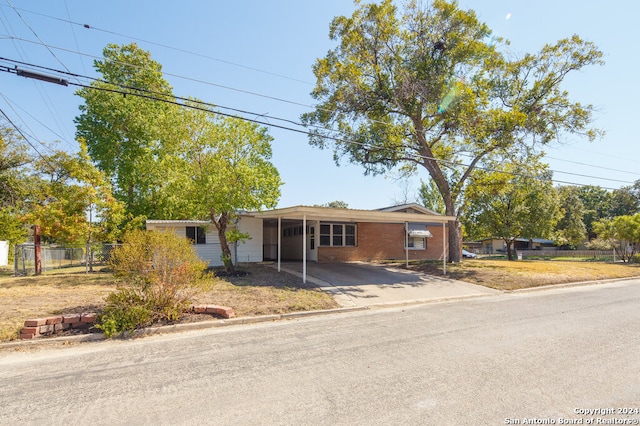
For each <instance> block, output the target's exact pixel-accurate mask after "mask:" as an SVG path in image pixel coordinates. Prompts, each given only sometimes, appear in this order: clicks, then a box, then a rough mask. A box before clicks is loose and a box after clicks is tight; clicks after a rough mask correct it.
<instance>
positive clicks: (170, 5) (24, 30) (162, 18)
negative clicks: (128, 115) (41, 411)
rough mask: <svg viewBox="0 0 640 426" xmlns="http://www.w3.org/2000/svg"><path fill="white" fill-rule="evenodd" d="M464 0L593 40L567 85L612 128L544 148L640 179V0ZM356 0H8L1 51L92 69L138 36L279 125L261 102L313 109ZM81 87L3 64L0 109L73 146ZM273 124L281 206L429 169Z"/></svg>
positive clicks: (373, 190) (0, 22)
mask: <svg viewBox="0 0 640 426" xmlns="http://www.w3.org/2000/svg"><path fill="white" fill-rule="evenodd" d="M459 4H460V7H462V8H464V9H474V10H475V11H476V13H477V15H478V16H479V18H480V19H481V20H482V21H484V22H486V23H487V24H488V25H489V27H490V28H491V29H492V30H493V32H494V34H495V35H497V36H501V37H504V38H507V39H509V40H510V41H511V46H510V49H511V50H512V51H513V52H515V53H516V54H523V53H525V52H531V53H533V52H535V51H537V50H539V49H540V48H541V47H542V46H543V45H544V44H545V43H554V42H555V41H557V40H558V39H560V38H565V37H569V36H571V35H572V34H578V35H580V36H581V37H582V38H584V39H586V40H589V41H592V42H594V43H595V44H596V45H597V46H598V47H599V48H600V49H601V50H602V51H603V52H604V55H605V56H604V60H605V61H606V64H605V65H604V66H602V67H589V68H586V69H584V70H582V71H581V72H579V73H575V74H574V75H571V76H569V78H568V79H567V80H566V84H565V86H564V87H565V89H566V90H568V91H569V93H570V95H571V98H572V99H574V100H576V101H579V102H581V103H584V104H593V105H594V106H596V107H597V110H598V111H597V113H596V115H595V122H594V123H595V125H596V126H598V127H599V128H601V129H603V130H604V131H606V136H605V137H604V138H603V139H601V140H599V141H597V142H593V143H589V142H587V141H586V140H581V139H580V138H577V137H571V138H567V139H565V140H564V141H563V144H562V145H559V146H554V147H550V148H549V149H547V150H546V151H547V154H548V158H547V162H548V163H549V164H550V166H551V169H553V170H554V171H555V173H554V177H555V179H556V180H558V181H564V182H571V183H576V184H589V185H600V186H602V187H606V188H618V187H621V186H625V185H629V184H630V183H631V182H633V181H635V180H637V179H640V168H638V166H637V165H638V159H639V158H640V144H638V143H637V139H638V138H637V131H636V124H637V121H638V119H637V117H636V116H637V111H638V108H637V105H636V100H637V99H638V98H639V96H638V95H640V89H638V85H637V83H636V79H635V77H636V76H635V74H636V72H637V69H638V61H639V60H638V58H637V56H638V55H637V52H638V49H637V45H638V42H639V41H640V36H639V35H638V29H637V23H636V17H637V16H640V2H635V1H614V2H608V3H606V2H602V1H593V0H581V1H577V0H561V1H557V0H556V1H550V0H538V1H535V2H533V1H527V2H525V1H522V0H512V1H503V0H475V1H472V0H465V1H460V3H459ZM14 7H15V9H14ZM16 9H17V11H16ZM353 10H354V5H353V3H352V2H351V1H348V0H322V1H314V2H310V1H301V0H273V1H257V0H236V1H233V2H229V1H219V0H215V1H213V0H202V1H200V0H199V1H195V0H189V1H184V2H175V1H171V2H169V1H164V0H162V1H161V0H155V1H147V0H144V1H140V0H138V1H128V2H124V1H121V0H111V1H108V2H88V1H80V0H48V1H46V2H45V1H39V2H34V1H21V0H0V52H1V53H0V56H2V57H5V58H9V59H13V60H19V61H24V62H27V63H32V64H37V65H41V66H46V67H51V68H55V69H64V67H66V68H68V69H69V70H70V71H71V72H74V73H77V74H81V75H88V76H94V77H95V76H97V75H96V74H95V72H94V70H93V66H92V61H93V57H100V56H101V54H102V49H103V48H104V46H105V45H106V44H108V43H116V44H125V43H130V42H133V41H135V42H137V43H138V45H139V46H140V47H142V48H143V49H146V50H149V51H151V54H152V56H153V58H154V59H155V60H157V61H158V62H160V63H161V64H162V65H163V71H164V72H165V78H166V79H167V80H168V81H169V82H170V84H171V85H172V86H173V88H174V93H175V94H176V95H179V96H195V97H198V98H200V99H202V100H205V101H207V102H212V103H215V104H217V105H220V106H224V107H230V108H237V109H241V110H245V111H251V112H252V113H253V114H254V117H255V118H258V119H261V120H265V121H266V122H270V123H272V124H278V123H279V122H278V121H277V120H275V119H273V118H265V117H264V115H269V116H272V117H278V118H285V119H289V120H293V121H298V118H299V116H300V114H301V113H303V112H306V111H309V110H310V108H311V106H312V105H313V99H312V98H311V96H310V95H309V93H310V91H311V90H312V88H313V83H314V76H313V73H312V71H311V67H312V65H313V63H314V61H315V60H316V59H317V58H319V57H322V56H324V55H325V54H326V52H327V51H328V50H329V49H331V48H332V47H333V42H332V41H331V40H329V38H328V29H329V23H330V22H331V20H332V18H333V17H335V16H338V15H350V14H351V13H352V11H353ZM68 21H72V22H74V23H78V24H87V25H89V27H90V28H89V29H87V28H85V27H84V26H83V25H76V24H72V23H69V22H68ZM41 42H42V43H44V44H46V45H48V46H49V49H47V48H46V47H44V46H43V45H42V44H41ZM167 46H168V47H171V48H168V47H167ZM52 52H53V53H52ZM54 55H55V56H54ZM0 65H5V66H6V65H10V66H12V64H11V63H10V62H6V61H0ZM74 90H75V89H74V88H73V87H71V86H69V87H63V86H57V85H54V84H49V83H42V82H37V81H34V80H28V79H25V78H21V77H17V76H15V75H13V74H9V73H0V95H1V96H0V108H1V109H2V110H3V111H4V112H5V113H6V114H7V115H8V116H9V117H10V118H11V119H12V121H13V122H14V123H16V124H17V125H18V126H19V127H20V128H21V129H22V130H23V131H24V132H25V133H26V134H28V135H30V139H31V140H32V142H33V143H34V144H36V146H38V149H39V150H40V151H41V152H43V153H46V152H47V149H46V148H45V147H44V146H42V145H39V142H44V143H48V144H50V143H52V142H54V141H60V142H59V147H60V148H63V149H67V150H75V149H76V144H75V142H74V125H73V119H74V117H75V116H76V115H77V114H78V105H79V104H80V101H81V99H80V98H79V97H77V96H75V95H74ZM292 127H294V126H292ZM271 135H272V136H273V137H274V141H273V158H272V161H273V163H274V164H275V166H276V167H277V168H278V170H279V171H280V174H281V176H282V179H283V180H284V182H285V185H284V186H283V187H282V197H281V199H280V204H279V206H280V207H286V206H292V205H299V204H303V205H312V204H321V203H326V202H329V201H333V200H342V201H346V202H347V203H348V204H349V206H350V207H353V208H362V209H368V208H378V207H382V206H387V205H391V204H393V203H394V202H395V201H401V200H403V199H404V198H405V193H406V192H407V191H408V192H409V193H410V194H411V196H412V195H413V194H412V193H413V192H415V191H416V190H417V188H418V186H419V180H420V178H422V179H426V177H427V175H426V172H425V171H419V174H418V175H417V176H415V178H413V179H411V180H410V181H409V182H408V183H406V184H404V183H402V182H398V181H396V180H395V179H394V178H393V177H392V176H376V177H371V176H364V175H363V169H362V168H361V167H360V166H357V165H351V164H348V163H347V162H346V161H343V162H342V165H341V166H340V167H337V166H336V165H335V163H334V161H333V153H332V151H331V150H320V149H317V148H314V147H311V146H309V145H308V142H307V138H306V136H305V135H303V134H300V133H294V132H290V131H285V130H281V129H276V128H272V129H271ZM36 141H38V142H36ZM587 176H588V177H587Z"/></svg>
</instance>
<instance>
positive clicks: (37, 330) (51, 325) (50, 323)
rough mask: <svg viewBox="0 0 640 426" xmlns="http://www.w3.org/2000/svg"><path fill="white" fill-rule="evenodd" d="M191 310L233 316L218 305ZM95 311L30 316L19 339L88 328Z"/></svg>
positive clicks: (229, 309)
mask: <svg viewBox="0 0 640 426" xmlns="http://www.w3.org/2000/svg"><path fill="white" fill-rule="evenodd" d="M192 311H193V312H195V313H196V314H212V315H220V316H221V317H223V318H233V317H234V316H235V314H234V312H233V308H229V307H227V306H218V305H195V306H193V307H192ZM96 317H97V314H96V313H95V312H85V313H82V314H65V315H57V316H52V317H45V318H32V319H28V320H26V321H25V322H24V327H23V328H22V330H20V339H34V338H36V337H40V336H48V335H51V334H55V333H57V332H60V331H65V330H69V329H88V328H90V327H91V326H92V325H93V323H94V322H95V321H96Z"/></svg>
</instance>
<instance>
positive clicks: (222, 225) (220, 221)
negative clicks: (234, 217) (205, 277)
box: [210, 210, 236, 273]
mask: <svg viewBox="0 0 640 426" xmlns="http://www.w3.org/2000/svg"><path fill="white" fill-rule="evenodd" d="M210 216H211V221H212V222H213V224H214V225H215V226H216V229H217V230H218V240H219V241H220V249H221V250H222V263H223V265H224V270H225V271H226V272H227V273H233V272H235V270H236V269H235V267H234V266H233V258H232V257H231V249H229V242H228V241H227V225H228V224H229V216H230V215H229V213H222V214H220V217H219V218H217V219H216V215H215V212H214V211H213V210H212V211H211V214H210Z"/></svg>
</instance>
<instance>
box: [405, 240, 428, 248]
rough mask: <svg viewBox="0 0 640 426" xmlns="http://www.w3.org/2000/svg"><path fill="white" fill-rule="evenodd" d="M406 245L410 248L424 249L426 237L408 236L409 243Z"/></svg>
mask: <svg viewBox="0 0 640 426" xmlns="http://www.w3.org/2000/svg"><path fill="white" fill-rule="evenodd" d="M405 243H406V240H405ZM406 247H407V248H410V249H412V250H424V249H426V248H427V239H426V238H422V237H409V243H408V245H407V246H406Z"/></svg>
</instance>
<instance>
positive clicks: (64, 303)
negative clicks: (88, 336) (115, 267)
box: [0, 271, 115, 341]
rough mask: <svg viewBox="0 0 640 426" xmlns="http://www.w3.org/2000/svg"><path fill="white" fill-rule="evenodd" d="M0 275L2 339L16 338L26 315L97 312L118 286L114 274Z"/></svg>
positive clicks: (4, 272) (31, 316) (39, 315)
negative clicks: (15, 276)
mask: <svg viewBox="0 0 640 426" xmlns="http://www.w3.org/2000/svg"><path fill="white" fill-rule="evenodd" d="M7 275H9V274H7V273H6V271H3V273H2V274H0V341H5V340H12V339H15V338H16V337H17V335H18V333H19V331H20V328H21V327H22V324H23V323H24V320H25V319H27V318H38V317H42V316H47V315H54V314H60V313H78V312H87V311H95V310H97V309H100V308H101V307H102V306H104V298H105V297H106V295H107V294H109V293H110V292H112V291H113V290H114V289H115V283H114V281H113V276H111V274H105V273H93V274H85V273H81V272H71V273H70V272H57V273H47V274H45V275H42V276H39V277H18V278H14V277H11V276H7Z"/></svg>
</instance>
